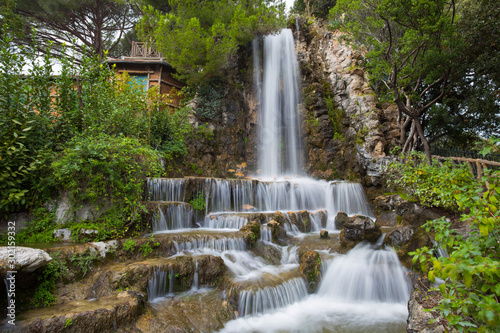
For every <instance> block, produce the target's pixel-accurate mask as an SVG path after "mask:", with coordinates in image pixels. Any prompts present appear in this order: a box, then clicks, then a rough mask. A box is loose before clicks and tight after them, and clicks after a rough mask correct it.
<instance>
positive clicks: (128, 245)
mask: <svg viewBox="0 0 500 333" xmlns="http://www.w3.org/2000/svg"><path fill="white" fill-rule="evenodd" d="M136 247H137V243H136V242H135V240H133V239H131V238H129V239H127V240H126V241H125V242H124V243H123V249H124V250H125V251H127V252H130V253H132V252H134V251H135V248H136Z"/></svg>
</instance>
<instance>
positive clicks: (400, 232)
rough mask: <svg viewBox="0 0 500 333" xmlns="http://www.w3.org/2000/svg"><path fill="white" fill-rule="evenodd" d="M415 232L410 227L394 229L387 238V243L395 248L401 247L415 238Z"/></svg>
mask: <svg viewBox="0 0 500 333" xmlns="http://www.w3.org/2000/svg"><path fill="white" fill-rule="evenodd" d="M413 234H414V230H413V228H412V227H410V226H404V227H400V228H397V229H394V230H393V231H391V232H390V233H389V234H388V235H387V236H386V243H387V244H389V245H391V246H393V247H400V246H401V245H403V244H405V243H407V242H408V241H409V240H410V239H411V238H412V236H413Z"/></svg>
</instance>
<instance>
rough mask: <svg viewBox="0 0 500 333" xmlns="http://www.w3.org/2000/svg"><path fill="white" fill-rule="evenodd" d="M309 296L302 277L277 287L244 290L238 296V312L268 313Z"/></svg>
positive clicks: (248, 313) (246, 313) (243, 314)
mask: <svg viewBox="0 0 500 333" xmlns="http://www.w3.org/2000/svg"><path fill="white" fill-rule="evenodd" d="M306 296H307V286H306V283H305V282H304V279H302V278H296V279H292V280H288V281H285V282H284V283H282V284H280V285H278V286H275V287H265V288H259V289H257V290H255V291H254V290H243V291H241V292H240V295H239V298H238V313H239V314H240V316H248V315H252V314H258V313H266V312H270V311H272V310H275V309H278V308H281V307H284V306H286V305H290V304H293V303H295V302H298V301H300V300H301V299H303V298H305V297H306Z"/></svg>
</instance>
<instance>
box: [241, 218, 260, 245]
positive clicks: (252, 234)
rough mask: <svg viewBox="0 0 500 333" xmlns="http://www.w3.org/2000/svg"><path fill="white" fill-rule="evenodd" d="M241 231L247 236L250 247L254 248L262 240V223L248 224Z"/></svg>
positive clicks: (252, 222) (253, 222)
mask: <svg viewBox="0 0 500 333" xmlns="http://www.w3.org/2000/svg"><path fill="white" fill-rule="evenodd" d="M240 231H241V232H243V233H244V234H245V239H246V241H247V243H248V244H250V246H254V245H255V243H257V241H258V240H259V239H260V223H259V222H257V221H251V222H248V223H247V224H246V225H244V226H243V228H241V229H240Z"/></svg>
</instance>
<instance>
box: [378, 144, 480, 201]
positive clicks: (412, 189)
mask: <svg viewBox="0 0 500 333" xmlns="http://www.w3.org/2000/svg"><path fill="white" fill-rule="evenodd" d="M424 158H425V157H424V155H423V154H422V153H419V152H411V153H410V154H409V155H408V156H407V157H406V158H405V159H404V160H403V162H394V163H392V164H390V165H389V166H388V168H387V170H386V175H387V179H388V184H389V185H390V186H394V187H395V188H396V189H398V190H400V191H404V192H405V193H406V194H408V195H409V196H410V198H411V199H413V200H415V201H420V203H422V204H423V205H425V206H429V207H431V206H436V207H443V208H447V209H458V207H459V205H458V202H457V199H456V195H457V194H459V193H463V194H464V195H470V196H472V195H473V194H475V191H476V190H477V188H478V183H477V182H476V181H475V178H474V175H473V174H471V172H470V170H469V168H468V167H467V165H465V164H461V165H452V164H451V161H445V162H444V163H443V164H440V163H439V162H438V161H437V160H434V163H433V164H432V165H428V164H427V163H425V162H423V161H424Z"/></svg>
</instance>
